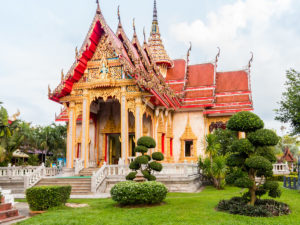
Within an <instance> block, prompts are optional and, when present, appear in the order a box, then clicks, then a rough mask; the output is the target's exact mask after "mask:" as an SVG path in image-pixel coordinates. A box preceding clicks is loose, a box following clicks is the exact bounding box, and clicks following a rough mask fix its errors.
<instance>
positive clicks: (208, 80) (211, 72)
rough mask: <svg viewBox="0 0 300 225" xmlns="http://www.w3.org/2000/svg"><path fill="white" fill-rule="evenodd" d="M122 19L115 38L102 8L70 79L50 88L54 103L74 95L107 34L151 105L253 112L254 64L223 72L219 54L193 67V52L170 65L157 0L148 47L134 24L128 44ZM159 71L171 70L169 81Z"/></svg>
mask: <svg viewBox="0 0 300 225" xmlns="http://www.w3.org/2000/svg"><path fill="white" fill-rule="evenodd" d="M118 18H119V24H118V29H117V32H116V33H114V32H113V31H112V30H111V28H110V27H109V26H108V25H107V23H106V21H105V19H104V17H103V15H102V13H101V10H100V7H99V4H97V11H96V15H95V17H94V19H93V22H92V24H91V27H90V30H89V32H88V35H87V37H86V39H85V41H84V43H83V45H82V47H81V48H80V50H79V52H78V53H76V59H75V62H74V64H73V66H72V67H71V69H70V70H69V72H68V73H67V75H66V76H63V77H62V80H61V83H60V84H59V85H58V87H57V88H56V89H55V90H54V91H53V92H51V90H50V89H49V98H50V99H51V100H54V101H56V102H60V99H61V98H62V97H64V96H66V95H69V94H70V92H71V91H72V87H73V84H74V83H76V82H78V81H79V79H80V78H81V77H82V75H83V73H84V72H85V70H86V68H87V63H88V61H89V60H91V58H92V57H93V55H94V52H95V51H96V47H97V45H98V44H99V40H100V38H101V36H102V35H105V36H106V37H107V38H108V39H109V43H110V45H111V47H113V49H114V50H115V52H116V54H117V55H118V57H119V59H120V61H121V63H122V65H123V67H124V71H125V72H128V73H130V74H131V75H132V76H133V77H134V79H135V80H136V83H137V85H139V86H140V87H141V88H143V89H144V90H145V91H147V92H149V94H150V95H152V98H151V102H152V104H154V105H156V106H164V107H166V108H173V109H175V110H187V109H189V108H198V109H200V110H203V111H204V114H210V115H220V114H224V115H226V114H233V113H235V112H238V111H242V110H249V111H250V110H253V105H252V97H251V87H250V67H251V63H249V66H248V67H247V69H245V70H239V71H232V72H218V71H217V62H218V58H219V54H218V55H217V57H216V60H215V62H213V63H205V64H198V65H189V59H188V58H189V54H190V50H191V48H190V49H189V51H188V57H187V60H184V59H178V60H171V59H170V58H169V56H168V54H167V52H166V50H165V48H164V45H163V43H162V40H161V37H160V32H159V26H158V20H157V8H156V0H154V12H153V22H152V30H151V34H150V38H149V42H148V43H147V42H146V37H145V39H144V43H143V46H142V45H141V44H140V42H139V40H138V37H137V35H136V31H135V25H134V35H133V39H132V41H130V40H129V38H128V37H127V35H126V33H125V31H124V29H123V27H122V23H121V18H120V12H119V10H118ZM144 36H145V34H144ZM159 66H163V67H165V68H166V69H167V72H166V77H165V78H164V77H163V76H162V74H161V72H160V71H161V70H160V69H159Z"/></svg>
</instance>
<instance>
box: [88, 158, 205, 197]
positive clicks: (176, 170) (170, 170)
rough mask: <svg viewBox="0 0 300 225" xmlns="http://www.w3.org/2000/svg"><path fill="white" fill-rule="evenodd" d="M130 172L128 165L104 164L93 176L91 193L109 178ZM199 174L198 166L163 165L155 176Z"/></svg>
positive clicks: (185, 164)
mask: <svg viewBox="0 0 300 225" xmlns="http://www.w3.org/2000/svg"><path fill="white" fill-rule="evenodd" d="M130 171H131V170H130V169H129V166H128V165H106V163H104V164H103V166H102V167H101V168H100V169H99V170H98V171H97V172H96V173H94V174H93V176H92V181H91V182H92V183H91V191H92V192H94V193H95V192H97V190H98V188H99V187H100V185H101V184H102V183H103V182H104V181H105V179H106V178H107V177H118V176H119V177H125V176H126V175H128V173H129V172H130ZM197 174H199V168H198V165H197V164H192V163H172V164H163V170H162V171H161V172H155V173H154V175H161V176H166V175H172V176H180V177H188V176H193V175H197Z"/></svg>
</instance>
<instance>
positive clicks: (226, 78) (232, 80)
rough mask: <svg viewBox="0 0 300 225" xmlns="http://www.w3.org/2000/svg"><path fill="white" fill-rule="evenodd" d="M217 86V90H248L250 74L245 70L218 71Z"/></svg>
mask: <svg viewBox="0 0 300 225" xmlns="http://www.w3.org/2000/svg"><path fill="white" fill-rule="evenodd" d="M216 86H217V87H216V92H231V91H245V90H247V91H248V90H249V86H248V74H247V72H246V71H244V70H242V71H232V72H218V73H217V77H216Z"/></svg>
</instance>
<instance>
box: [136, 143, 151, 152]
mask: <svg viewBox="0 0 300 225" xmlns="http://www.w3.org/2000/svg"><path fill="white" fill-rule="evenodd" d="M134 151H135V152H140V153H147V152H148V148H146V147H145V146H142V145H138V146H136V147H135V149H134Z"/></svg>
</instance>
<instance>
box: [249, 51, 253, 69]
mask: <svg viewBox="0 0 300 225" xmlns="http://www.w3.org/2000/svg"><path fill="white" fill-rule="evenodd" d="M250 54H251V58H250V60H249V63H248V69H250V68H251V66H252V62H253V52H250Z"/></svg>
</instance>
